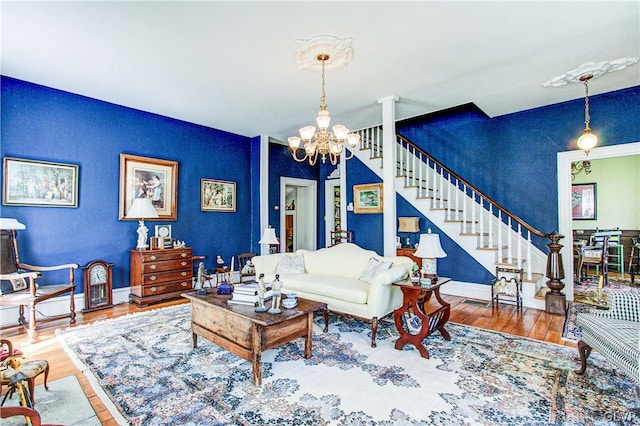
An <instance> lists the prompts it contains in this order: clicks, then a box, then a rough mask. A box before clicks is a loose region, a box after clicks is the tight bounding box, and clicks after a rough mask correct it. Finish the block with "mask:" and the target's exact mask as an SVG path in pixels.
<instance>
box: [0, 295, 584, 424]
mask: <svg viewBox="0 0 640 426" xmlns="http://www.w3.org/2000/svg"><path fill="white" fill-rule="evenodd" d="M442 297H443V299H445V300H446V301H448V302H449V303H451V316H450V318H449V321H451V322H455V323H459V324H465V325H469V326H473V327H478V328H483V329H486V330H494V331H501V332H505V333H511V334H515V335H518V336H523V337H529V338H533V339H536V340H542V341H546V342H552V343H558V344H561V345H565V346H570V347H576V344H575V343H572V342H565V341H563V340H562V339H561V336H562V327H563V324H564V318H565V317H564V315H552V314H548V313H546V312H544V311H540V310H536V309H529V308H524V309H522V311H521V312H516V308H515V306H513V305H508V304H500V305H499V306H498V308H496V309H492V307H491V303H487V302H486V301H478V302H485V303H486V304H488V306H481V305H476V304H469V303H463V301H464V300H468V298H464V297H457V296H449V295H443V296H442ZM180 303H187V302H186V301H183V300H177V301H172V302H164V303H159V304H156V305H152V306H148V307H144V308H140V307H138V306H136V305H133V304H128V303H124V304H120V305H116V306H114V307H112V308H109V309H105V310H101V311H95V312H90V313H85V314H83V313H78V316H77V318H76V320H77V321H76V324H75V325H74V326H79V325H84V324H90V323H93V322H95V321H104V320H107V319H111V318H117V317H119V316H122V315H127V314H131V313H136V312H142V311H146V310H150V309H157V308H160V307H164V306H172V305H177V304H180ZM436 306H437V305H436ZM68 326H69V324H68V322H67V321H65V320H61V321H56V322H51V323H48V324H45V325H43V326H42V327H41V328H40V329H39V331H38V338H39V340H38V341H37V342H33V343H29V342H28V340H27V336H26V333H25V332H24V330H23V329H22V328H19V327H14V328H12V329H8V330H3V332H2V338H3V339H9V340H11V341H12V343H13V345H14V347H17V348H20V350H22V351H23V352H24V356H25V358H26V359H46V360H48V361H49V365H50V366H51V371H50V374H49V381H50V382H51V381H53V380H57V379H61V378H63V377H67V376H71V375H74V376H76V377H77V378H78V381H79V383H80V385H81V386H82V389H83V390H84V392H85V394H86V395H87V398H88V399H89V401H90V403H91V405H92V406H93V408H94V410H95V411H96V414H97V415H98V419H99V420H100V421H101V422H102V424H104V425H116V424H117V423H116V422H115V420H114V419H113V418H112V416H111V414H110V413H109V411H108V410H107V408H106V407H105V405H104V404H103V403H102V401H101V400H100V398H98V396H97V395H96V393H95V391H94V390H93V388H92V387H91V385H90V384H89V380H88V379H87V377H86V376H85V375H84V374H83V373H82V372H81V371H80V370H79V369H78V367H76V365H75V364H74V363H73V361H72V360H71V358H70V357H69V356H68V355H67V353H66V352H65V351H64V349H63V348H62V346H61V345H60V344H59V343H58V339H57V338H56V335H55V329H56V328H66V327H68ZM452 337H453V338H454V339H455V336H452ZM36 380H37V382H36V384H42V380H43V377H42V376H39V377H38V378H37V379H36ZM37 396H38V395H36V408H37Z"/></svg>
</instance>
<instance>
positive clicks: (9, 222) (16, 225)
mask: <svg viewBox="0 0 640 426" xmlns="http://www.w3.org/2000/svg"><path fill="white" fill-rule="evenodd" d="M0 229H2V230H12V229H15V230H23V229H27V227H26V226H24V224H23V223H20V222H18V221H17V220H16V219H12V218H8V217H1V218H0Z"/></svg>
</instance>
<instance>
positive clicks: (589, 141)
mask: <svg viewBox="0 0 640 426" xmlns="http://www.w3.org/2000/svg"><path fill="white" fill-rule="evenodd" d="M592 78H593V74H585V75H583V76H581V77H580V81H582V82H583V83H584V130H583V131H582V135H580V137H579V138H578V148H580V149H583V150H584V152H585V153H586V154H587V155H589V151H591V150H592V149H593V147H595V146H596V145H597V144H598V137H597V136H596V135H594V134H593V133H592V132H591V128H590V127H589V121H590V120H591V117H590V116H589V84H588V82H589V80H591V79H592Z"/></svg>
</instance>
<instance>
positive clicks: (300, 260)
mask: <svg viewBox="0 0 640 426" xmlns="http://www.w3.org/2000/svg"><path fill="white" fill-rule="evenodd" d="M276 274H304V257H303V256H302V254H299V255H294V256H291V255H288V254H285V255H282V256H280V259H279V260H278V266H277V267H276Z"/></svg>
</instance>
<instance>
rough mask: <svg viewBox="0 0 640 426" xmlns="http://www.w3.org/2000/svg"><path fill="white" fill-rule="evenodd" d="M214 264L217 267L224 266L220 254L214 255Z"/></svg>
mask: <svg viewBox="0 0 640 426" xmlns="http://www.w3.org/2000/svg"><path fill="white" fill-rule="evenodd" d="M216 264H217V265H218V266H219V267H221V266H224V259H223V258H222V256H220V255H217V256H216Z"/></svg>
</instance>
